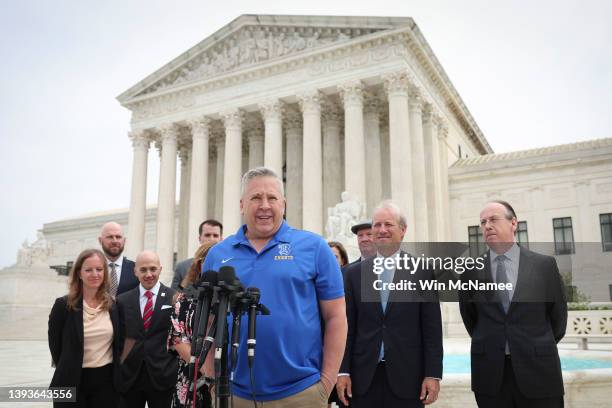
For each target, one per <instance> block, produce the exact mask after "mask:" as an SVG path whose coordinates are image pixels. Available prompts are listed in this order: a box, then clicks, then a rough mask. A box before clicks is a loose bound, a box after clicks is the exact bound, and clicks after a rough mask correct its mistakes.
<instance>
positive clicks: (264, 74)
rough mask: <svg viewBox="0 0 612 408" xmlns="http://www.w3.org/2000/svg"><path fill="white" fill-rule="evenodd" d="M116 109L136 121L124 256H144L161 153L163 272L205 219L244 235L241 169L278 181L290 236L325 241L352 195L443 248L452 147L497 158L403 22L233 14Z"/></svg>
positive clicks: (410, 25)
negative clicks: (152, 158) (153, 165)
mask: <svg viewBox="0 0 612 408" xmlns="http://www.w3.org/2000/svg"><path fill="white" fill-rule="evenodd" d="M118 99H119V101H120V102H121V104H122V105H123V106H125V107H126V108H127V109H129V110H130V111H131V112H132V123H131V127H132V130H131V131H130V135H129V137H130V139H131V141H132V145H133V150H134V162H133V170H132V192H131V202H130V208H129V219H128V225H129V229H128V255H131V256H134V255H135V254H136V253H137V252H138V251H140V250H142V249H143V248H144V247H145V241H144V240H145V218H146V212H145V209H146V207H145V197H146V190H145V189H146V178H147V157H148V150H149V149H151V148H152V147H153V146H155V147H157V149H158V150H159V152H160V177H159V200H158V206H157V215H156V234H155V235H156V242H155V249H156V250H157V252H158V253H159V254H160V257H161V260H162V265H163V266H164V267H165V270H166V271H169V270H171V265H172V257H173V253H174V252H175V250H176V251H177V252H178V257H179V258H183V257H186V256H187V254H190V253H192V252H193V251H194V250H195V248H196V246H197V241H196V238H197V237H196V236H195V235H194V234H193V233H190V232H191V231H195V230H196V229H197V225H198V223H199V222H200V221H201V220H203V219H205V218H207V217H214V218H217V219H220V220H222V222H223V224H224V226H225V228H226V231H227V232H228V233H232V232H233V231H235V230H236V229H237V228H238V226H239V225H240V223H241V220H240V213H239V200H240V177H241V175H242V173H243V172H244V171H245V170H246V169H247V168H250V167H254V166H259V165H265V166H267V167H270V168H273V169H275V170H276V171H277V172H279V174H280V173H282V174H283V176H284V179H285V181H286V186H287V187H286V188H287V191H286V196H287V200H288V203H289V205H288V208H287V218H288V221H289V222H290V223H291V224H292V225H294V226H296V227H301V228H304V229H307V230H310V231H313V232H316V233H323V230H324V226H325V222H326V213H327V208H328V207H330V206H333V205H334V204H335V203H337V202H338V201H339V199H340V194H341V192H343V191H347V192H348V193H349V194H350V196H351V197H352V198H353V199H356V200H359V201H360V202H363V203H364V204H365V205H366V211H367V208H372V206H373V205H374V203H376V202H377V201H379V200H380V199H382V198H383V197H389V198H392V199H394V200H395V201H396V202H398V203H399V204H400V205H401V207H402V208H403V209H404V210H405V211H406V213H407V214H408V217H409V223H410V225H413V226H414V228H412V229H411V230H409V233H408V235H409V236H408V239H410V240H419V241H426V240H446V239H449V238H450V229H449V224H448V222H445V221H446V220H448V219H449V216H448V214H449V206H448V203H449V200H448V187H447V186H448V183H446V182H445V180H446V179H447V168H448V164H449V163H452V162H453V161H454V160H455V159H456V158H457V157H453V155H454V154H455V149H454V148H451V147H450V146H458V145H461V146H462V152H463V154H465V155H467V156H475V155H481V154H486V153H491V152H492V150H491V148H490V146H489V145H488V143H487V141H486V139H485V138H484V136H483V135H482V133H481V131H480V130H479V128H478V126H477V125H476V123H475V122H474V120H473V118H472V117H471V115H470V113H469V111H468V110H467V108H466V107H465V105H464V104H463V102H462V101H461V98H460V96H459V95H458V93H457V92H456V90H455V89H454V87H453V86H452V84H451V82H450V80H449V79H448V77H447V76H446V74H445V73H444V70H443V69H442V67H441V65H440V64H439V62H438V61H437V59H436V57H435V55H434V54H433V52H432V51H431V49H430V48H429V46H428V44H427V42H426V41H425V39H424V38H423V36H422V35H421V33H420V31H419V29H418V27H417V26H416V24H415V23H414V21H413V20H412V19H410V18H370V17H308V16H261V15H259V16H251V15H245V16H241V17H239V18H237V19H236V20H234V21H233V22H231V23H229V24H228V25H227V26H225V27H224V28H222V29H221V30H219V31H217V32H216V33H214V34H213V35H211V36H210V37H209V38H207V39H205V40H204V41H202V42H201V43H200V44H198V45H196V46H195V47H193V48H192V49H190V50H188V51H187V52H185V53H184V54H182V55H180V56H179V57H177V58H176V59H174V60H173V61H171V62H170V63H168V64H167V65H166V66H164V67H162V68H161V69H160V70H158V71H156V72H154V73H153V74H151V75H150V76H149V77H147V78H145V79H143V80H142V81H141V82H139V83H138V84H136V85H135V86H133V87H132V88H130V89H129V90H127V91H126V92H124V93H123V94H121V95H120V96H119V97H118ZM429 158H432V159H431V160H429ZM366 160H367V163H368V165H367V169H366V166H364V165H363V163H365V162H366ZM391 164H392V165H391ZM177 172H180V177H179V180H180V182H179V183H176V182H175V180H176V179H177ZM176 184H179V185H176ZM177 193H178V196H179V197H180V198H179V200H178V204H176V201H175V199H174V198H175V196H176V195H177ZM177 211H178V214H179V217H178V219H176V218H175V213H176V212H177ZM175 241H176V243H175Z"/></svg>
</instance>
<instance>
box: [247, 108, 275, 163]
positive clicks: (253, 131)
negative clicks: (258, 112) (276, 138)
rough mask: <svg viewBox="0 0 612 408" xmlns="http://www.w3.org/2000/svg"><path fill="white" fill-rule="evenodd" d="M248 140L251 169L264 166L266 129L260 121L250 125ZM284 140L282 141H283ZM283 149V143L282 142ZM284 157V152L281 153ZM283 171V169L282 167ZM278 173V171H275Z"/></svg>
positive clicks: (252, 122)
mask: <svg viewBox="0 0 612 408" xmlns="http://www.w3.org/2000/svg"><path fill="white" fill-rule="evenodd" d="M247 140H248V143H249V165H248V167H249V169H252V168H254V167H260V166H263V165H264V161H265V158H264V129H263V128H262V126H261V123H260V122H259V121H258V120H254V121H251V122H250V123H249V129H248V130H247ZM281 140H282V139H281ZM281 147H282V142H281ZM281 157H282V152H281ZM281 169H282V167H281ZM275 171H276V170H275Z"/></svg>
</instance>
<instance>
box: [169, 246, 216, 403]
mask: <svg viewBox="0 0 612 408" xmlns="http://www.w3.org/2000/svg"><path fill="white" fill-rule="evenodd" d="M213 245H214V243H210V242H207V243H204V244H202V245H201V246H200V247H199V248H198V250H197V251H196V253H195V255H194V257H193V263H192V264H191V268H190V269H189V272H188V273H187V276H186V277H185V279H184V280H183V282H182V283H181V286H182V287H183V288H185V291H184V292H183V293H179V294H178V295H177V298H176V301H175V304H174V311H173V312H172V317H171V320H172V327H171V328H170V333H169V335H168V350H170V351H175V352H176V353H177V354H178V355H179V357H180V358H179V369H178V378H177V380H176V391H175V393H174V397H173V399H172V407H177V408H186V406H185V399H186V397H187V392H188V387H189V358H190V357H191V337H192V329H193V328H192V324H193V318H194V316H195V313H196V308H197V303H198V302H197V298H195V296H194V295H195V291H194V290H193V284H194V283H197V281H198V280H199V278H200V271H201V268H202V264H203V263H204V260H205V259H206V255H207V254H208V251H209V250H210V248H211V247H212V246H213ZM190 289H191V290H190ZM212 373H213V369H212V353H209V358H207V359H206V362H205V364H204V365H202V367H201V369H200V377H201V376H209V375H211V374H212ZM196 397H197V404H196V406H197V407H198V408H200V407H203V408H209V407H211V406H212V404H211V395H210V390H209V389H208V387H207V386H203V387H202V388H200V389H199V390H198V392H197V394H196ZM190 400H191V401H192V399H190ZM191 406H192V403H190V404H189V407H191Z"/></svg>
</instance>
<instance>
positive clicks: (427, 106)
mask: <svg viewBox="0 0 612 408" xmlns="http://www.w3.org/2000/svg"><path fill="white" fill-rule="evenodd" d="M435 116H436V112H435V108H434V107H433V105H432V104H431V102H425V103H424V104H423V123H424V124H426V125H435V120H434V118H435Z"/></svg>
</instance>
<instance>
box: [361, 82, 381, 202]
mask: <svg viewBox="0 0 612 408" xmlns="http://www.w3.org/2000/svg"><path fill="white" fill-rule="evenodd" d="M379 104H380V98H379V96H378V95H372V94H369V95H366V99H365V104H364V116H363V120H364V126H365V151H366V158H365V166H364V167H365V169H366V193H367V196H366V205H367V208H368V212H367V214H371V213H372V209H373V208H374V207H375V206H376V205H377V204H378V203H379V202H380V201H381V200H382V162H381V149H380V118H379V108H380V106H379Z"/></svg>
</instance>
